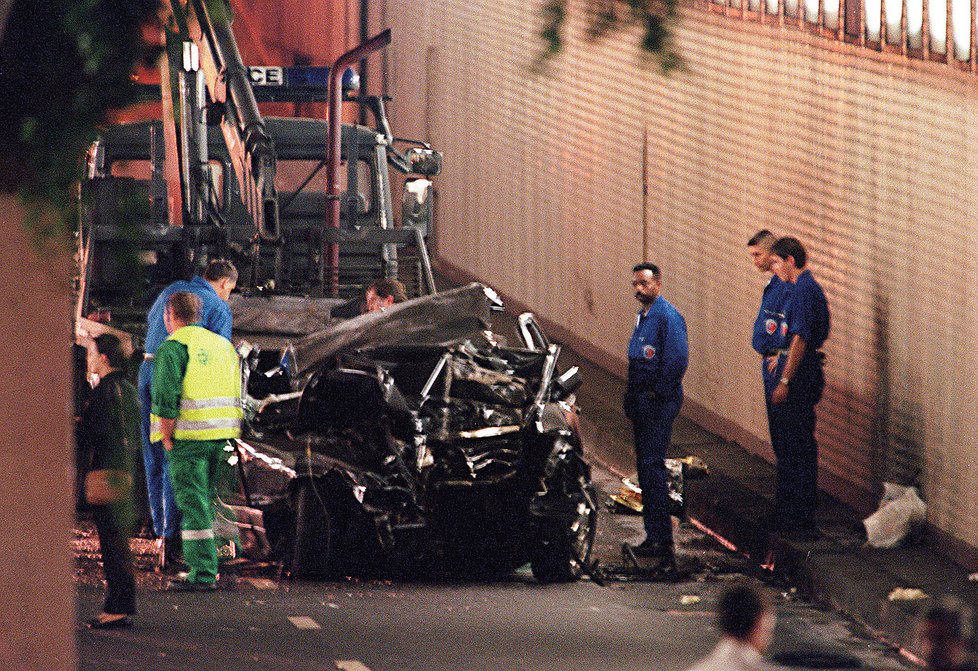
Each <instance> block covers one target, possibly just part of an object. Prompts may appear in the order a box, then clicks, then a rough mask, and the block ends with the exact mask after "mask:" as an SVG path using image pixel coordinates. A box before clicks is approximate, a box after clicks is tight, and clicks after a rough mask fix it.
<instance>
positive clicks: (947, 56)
mask: <svg viewBox="0 0 978 671" xmlns="http://www.w3.org/2000/svg"><path fill="white" fill-rule="evenodd" d="M944 5H945V6H946V8H947V16H946V17H945V19H944V62H945V63H947V64H948V65H950V64H951V62H952V61H953V60H954V35H953V33H952V32H951V31H952V30H953V29H954V26H953V24H952V23H951V10H952V9H953V8H952V6H951V0H945V2H944Z"/></svg>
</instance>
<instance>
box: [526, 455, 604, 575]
mask: <svg viewBox="0 0 978 671" xmlns="http://www.w3.org/2000/svg"><path fill="white" fill-rule="evenodd" d="M585 469H586V467H585ZM563 496H564V497H565V501H564V502H562V504H561V506H560V508H561V514H559V515H554V516H552V517H546V518H543V519H541V520H540V521H539V523H538V527H537V531H538V533H537V537H536V538H535V539H534V542H533V543H532V545H531V551H530V568H531V569H532V570H533V577H534V578H536V579H537V581H539V582H541V583H554V582H573V581H575V580H578V579H579V578H580V577H581V575H583V573H584V567H585V565H586V564H587V563H588V562H589V561H590V558H591V548H592V547H593V546H594V535H595V533H596V532H597V521H598V508H597V495H596V493H595V490H594V485H593V484H591V480H590V478H589V477H588V475H587V471H586V470H584V471H583V472H580V473H578V474H577V476H576V477H575V478H574V479H573V480H571V481H570V482H565V491H564V494H563Z"/></svg>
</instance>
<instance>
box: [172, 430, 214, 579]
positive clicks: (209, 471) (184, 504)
mask: <svg viewBox="0 0 978 671" xmlns="http://www.w3.org/2000/svg"><path fill="white" fill-rule="evenodd" d="M226 443H227V441H226V440H175V441H173V449H172V450H171V451H170V454H169V455H168V456H169V467H170V482H171V483H172V484H173V496H174V498H175V499H176V503H177V508H178V509H179V510H180V514H181V516H182V521H181V523H180V537H181V540H182V541H183V559H184V561H186V562H187V566H188V567H189V569H190V573H189V574H188V575H187V580H188V581H189V582H200V583H213V582H214V581H216V580H217V542H216V540H215V538H214V503H213V497H214V485H215V481H216V479H217V474H218V469H219V467H220V463H221V459H222V457H223V456H224V445H225V444H226Z"/></svg>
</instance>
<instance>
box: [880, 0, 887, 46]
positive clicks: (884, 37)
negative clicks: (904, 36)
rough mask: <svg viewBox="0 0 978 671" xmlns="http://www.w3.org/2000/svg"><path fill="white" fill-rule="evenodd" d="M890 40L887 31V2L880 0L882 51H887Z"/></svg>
mask: <svg viewBox="0 0 978 671" xmlns="http://www.w3.org/2000/svg"><path fill="white" fill-rule="evenodd" d="M888 39H889V35H887V30H886V0H880V51H885V50H886V43H887V40H888Z"/></svg>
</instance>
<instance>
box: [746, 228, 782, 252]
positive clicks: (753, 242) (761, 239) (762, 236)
mask: <svg viewBox="0 0 978 671" xmlns="http://www.w3.org/2000/svg"><path fill="white" fill-rule="evenodd" d="M775 240H777V238H776V237H774V233H772V232H771V231H769V230H767V229H766V228H762V229H761V230H759V231H758V232H757V233H755V234H754V237H752V238H751V239H750V240H748V241H747V246H748V247H755V246H757V245H763V246H764V247H767V248H768V249H770V248H771V245H773V244H774V241H775Z"/></svg>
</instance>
